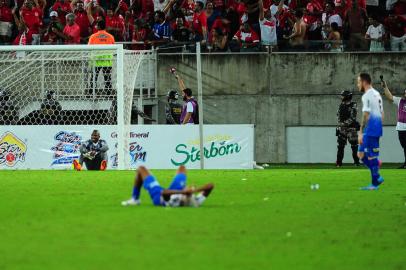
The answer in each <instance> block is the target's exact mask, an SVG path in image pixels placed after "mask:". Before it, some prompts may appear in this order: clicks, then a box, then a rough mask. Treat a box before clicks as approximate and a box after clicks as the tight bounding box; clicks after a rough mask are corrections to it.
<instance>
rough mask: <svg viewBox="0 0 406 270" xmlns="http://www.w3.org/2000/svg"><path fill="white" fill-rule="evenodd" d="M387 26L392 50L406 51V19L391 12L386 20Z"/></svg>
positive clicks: (387, 34)
mask: <svg viewBox="0 0 406 270" xmlns="http://www.w3.org/2000/svg"><path fill="white" fill-rule="evenodd" d="M385 28H386V36H387V38H389V40H390V47H391V51H393V52H398V51H406V32H405V30H406V19H405V18H403V17H402V16H398V15H396V14H394V13H393V12H391V13H390V14H389V17H388V18H386V20H385Z"/></svg>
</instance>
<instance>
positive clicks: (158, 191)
mask: <svg viewBox="0 0 406 270" xmlns="http://www.w3.org/2000/svg"><path fill="white" fill-rule="evenodd" d="M186 178H187V177H186V168H185V166H180V167H179V169H178V170H177V172H176V175H175V177H174V178H173V180H172V183H171V185H170V186H169V188H167V189H165V188H163V187H162V186H161V185H160V184H159V183H158V181H157V180H156V178H155V177H154V176H153V175H152V174H151V173H150V171H149V170H148V169H147V168H146V167H144V166H140V167H138V169H137V171H136V174H135V181H134V187H133V192H132V197H131V199H129V200H127V201H123V202H122V203H121V204H122V205H123V206H130V205H139V204H140V203H141V201H140V194H141V188H142V187H144V189H145V190H147V191H148V193H149V196H150V197H151V200H152V203H153V204H154V205H155V206H169V207H180V206H192V207H199V206H201V205H202V204H203V202H204V201H205V200H206V198H207V197H208V196H209V195H210V193H211V191H212V190H213V188H214V185H213V184H212V183H208V184H206V185H203V186H201V187H197V188H195V187H187V186H186Z"/></svg>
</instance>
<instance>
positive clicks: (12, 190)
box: [0, 167, 406, 270]
mask: <svg viewBox="0 0 406 270" xmlns="http://www.w3.org/2000/svg"><path fill="white" fill-rule="evenodd" d="M153 173H154V174H155V175H156V176H157V177H158V180H159V181H160V182H161V184H163V185H164V186H167V185H168V184H169V181H170V178H171V177H172V175H173V171H168V170H155V171H153ZM133 174H134V172H130V171H124V172H115V171H106V172H86V171H83V172H79V173H78V172H73V171H0V269H2V270H3V269H42V270H43V269H140V270H147V269H148V270H149V269H159V270H165V269H177V270H178V269H233V270H234V269H244V270H248V269H255V270H263V269H340V270H342V269H368V270H373V269H380V270H382V269H385V270H386V269H406V171H402V170H394V169H384V170H382V174H383V176H384V177H385V179H386V181H385V183H384V184H383V186H382V188H381V189H380V190H379V191H373V192H371V191H360V190H358V188H359V187H360V186H363V185H367V184H368V183H369V172H368V171H367V170H366V169H340V170H336V169H313V168H305V169H296V168H286V167H285V168H282V169H269V170H263V171H220V170H214V171H190V172H189V180H188V181H189V184H202V183H204V182H209V181H210V182H214V183H215V184H216V188H215V190H214V191H213V193H212V195H211V197H210V198H209V199H208V200H207V201H206V202H205V205H204V206H203V207H201V208H176V209H175V208H157V207H153V206H152V205H151V202H150V200H149V197H148V196H147V194H146V192H145V191H144V190H143V193H142V196H141V198H142V205H141V206H139V207H122V206H121V205H120V202H121V201H122V200H124V199H128V198H129V197H130V193H131V186H132V183H133V180H132V179H133ZM242 179H245V180H242ZM311 183H318V184H320V189H319V190H317V191H312V190H311V189H310V184H311Z"/></svg>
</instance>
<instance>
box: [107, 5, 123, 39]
mask: <svg viewBox="0 0 406 270" xmlns="http://www.w3.org/2000/svg"><path fill="white" fill-rule="evenodd" d="M106 31H107V32H109V33H110V34H112V35H113V36H114V39H115V40H116V41H123V35H124V18H123V17H122V16H121V15H117V13H115V12H114V7H113V6H112V5H110V6H109V7H108V8H107V16H106Z"/></svg>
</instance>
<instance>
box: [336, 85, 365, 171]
mask: <svg viewBox="0 0 406 270" xmlns="http://www.w3.org/2000/svg"><path fill="white" fill-rule="evenodd" d="M341 100H342V102H341V104H340V106H339V107H338V112H337V118H338V126H337V129H336V136H337V161H336V166H337V167H341V166H342V165H343V158H344V148H345V145H346V144H347V141H348V142H349V143H350V144H351V149H352V157H353V159H354V164H355V165H356V166H359V164H360V163H359V158H358V156H357V151H358V134H357V132H358V130H359V127H360V125H359V123H358V122H357V120H356V119H357V103H356V102H355V101H352V93H351V92H350V91H347V90H346V91H342V92H341Z"/></svg>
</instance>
